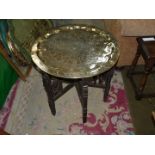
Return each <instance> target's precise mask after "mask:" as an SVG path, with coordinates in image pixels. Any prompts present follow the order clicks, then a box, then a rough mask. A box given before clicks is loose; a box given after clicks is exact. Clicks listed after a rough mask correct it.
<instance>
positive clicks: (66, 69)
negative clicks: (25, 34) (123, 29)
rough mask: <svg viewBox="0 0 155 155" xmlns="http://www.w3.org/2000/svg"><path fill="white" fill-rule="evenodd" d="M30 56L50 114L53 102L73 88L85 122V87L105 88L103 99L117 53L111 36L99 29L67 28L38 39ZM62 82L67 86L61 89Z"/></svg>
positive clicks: (52, 110) (107, 89)
mask: <svg viewBox="0 0 155 155" xmlns="http://www.w3.org/2000/svg"><path fill="white" fill-rule="evenodd" d="M31 57H32V60H33V62H34V64H35V66H36V67H37V68H38V69H39V71H40V72H41V73H42V79H43V85H44V88H45V90H46V93H47V96H48V102H49V106H50V109H51V112H52V114H53V115H55V114H56V109H55V100H57V99H58V98H59V97H60V96H62V95H63V94H64V93H66V92H67V91H68V90H69V89H71V88H72V87H74V86H75V87H76V89H77V92H78V95H79V99H80V101H81V105H82V111H83V122H84V123H85V122H86V121H87V98H88V87H89V86H90V87H98V88H102V89H105V92H104V100H106V98H107V96H108V92H109V88H110V81H111V78H112V75H113V72H114V67H115V64H116V62H117V60H118V57H119V50H118V47H117V44H116V42H115V40H114V39H113V38H112V36H111V35H110V34H108V33H106V32H105V31H103V30H101V29H98V28H96V27H93V26H87V25H67V26H62V27H58V28H55V29H52V30H51V31H50V32H48V33H47V34H45V35H44V36H41V37H40V38H38V39H37V40H36V42H35V43H34V45H33V46H32V50H31ZM63 82H66V83H68V85H67V86H66V87H63Z"/></svg>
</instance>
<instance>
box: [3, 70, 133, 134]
mask: <svg viewBox="0 0 155 155" xmlns="http://www.w3.org/2000/svg"><path fill="white" fill-rule="evenodd" d="M34 92H35V93H34ZM13 102H14V103H13V107H12V110H11V113H10V115H9V119H8V122H7V124H6V127H5V130H6V131H8V132H9V133H11V134H31V135H34V134H37V135H38V134H44V135H48V134H51V135H62V134H63V135H67V134H68V135H71V134H73V135H74V134H78V135H79V134H82V135H85V134H86V135H90V134H93V135H110V134H121V135H122V134H125V135H131V134H134V129H133V124H132V120H131V116H130V113H129V109H128V100H127V96H126V92H125V89H124V84H123V80H122V76H121V73H120V72H119V71H115V74H114V76H113V78H112V82H111V88H110V93H109V96H108V101H107V102H103V91H102V90H101V89H98V88H89V90H88V121H87V123H85V124H83V123H82V112H81V105H80V101H79V99H78V95H77V92H76V89H75V88H72V89H71V90H70V91H68V92H67V93H66V94H65V95H63V96H62V97H61V98H59V99H58V100H57V101H56V110H57V113H56V116H52V115H51V112H50V109H49V106H48V102H47V96H46V93H45V91H44V88H43V85H42V80H41V76H40V74H39V73H38V72H37V71H35V70H32V72H31V75H30V76H29V78H28V79H27V82H25V83H24V82H23V81H20V82H19V84H18V89H17V91H16V96H15V98H14V101H13Z"/></svg>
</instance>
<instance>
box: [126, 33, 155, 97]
mask: <svg viewBox="0 0 155 155" xmlns="http://www.w3.org/2000/svg"><path fill="white" fill-rule="evenodd" d="M137 42H138V47H137V53H136V54H135V58H134V59H133V61H132V64H131V66H130V67H129V70H128V77H129V79H130V81H131V83H132V85H133V88H134V91H135V95H136V99H141V98H145V97H155V92H151V93H146V92H145V93H144V88H145V86H146V82H147V79H148V76H149V74H151V73H152V70H153V67H154V65H155V37H154V36H148V37H138V38H137ZM140 56H141V57H142V58H143V60H144V62H145V63H144V71H136V66H137V63H138V60H139V58H140ZM135 74H136V75H138V76H142V77H141V78H140V81H139V85H136V83H135V80H134V78H133V76H134V75H135Z"/></svg>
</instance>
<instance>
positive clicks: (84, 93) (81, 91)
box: [75, 81, 88, 123]
mask: <svg viewBox="0 0 155 155" xmlns="http://www.w3.org/2000/svg"><path fill="white" fill-rule="evenodd" d="M75 86H76V89H77V92H78V96H79V99H80V101H81V105H82V114H83V123H86V122H87V100H88V85H87V84H85V83H84V82H83V81H80V82H78V83H76V84H75Z"/></svg>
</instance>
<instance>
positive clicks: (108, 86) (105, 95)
mask: <svg viewBox="0 0 155 155" xmlns="http://www.w3.org/2000/svg"><path fill="white" fill-rule="evenodd" d="M114 70H115V67H113V68H111V69H110V70H109V71H108V73H107V75H106V78H105V90H104V97H103V99H104V101H106V100H107V97H108V94H109V90H110V83H111V79H112V76H113V74H114Z"/></svg>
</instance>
